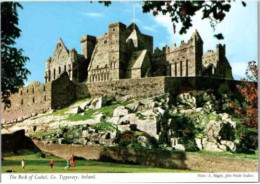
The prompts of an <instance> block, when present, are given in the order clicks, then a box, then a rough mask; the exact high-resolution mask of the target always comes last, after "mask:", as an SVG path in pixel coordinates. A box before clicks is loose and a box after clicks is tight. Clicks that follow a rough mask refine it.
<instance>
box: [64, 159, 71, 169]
mask: <svg viewBox="0 0 260 184" xmlns="http://www.w3.org/2000/svg"><path fill="white" fill-rule="evenodd" d="M69 168H70V162H69V160H67V163H66V167H65V168H64V169H65V170H66V171H67V170H68V169H69Z"/></svg>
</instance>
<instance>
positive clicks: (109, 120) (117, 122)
mask: <svg viewBox="0 0 260 184" xmlns="http://www.w3.org/2000/svg"><path fill="white" fill-rule="evenodd" d="M119 119H120V117H112V118H108V119H107V122H111V123H113V124H120V122H119Z"/></svg>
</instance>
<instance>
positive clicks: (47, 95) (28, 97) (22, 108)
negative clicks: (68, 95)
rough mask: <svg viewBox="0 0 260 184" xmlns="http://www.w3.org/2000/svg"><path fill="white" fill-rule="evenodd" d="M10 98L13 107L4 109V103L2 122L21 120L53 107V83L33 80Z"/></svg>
mask: <svg viewBox="0 0 260 184" xmlns="http://www.w3.org/2000/svg"><path fill="white" fill-rule="evenodd" d="M10 100H11V108H6V109H4V108H3V104H2V116H1V118H2V119H1V121H2V122H5V121H10V120H15V119H16V121H20V120H22V119H23V118H27V117H28V116H32V115H33V114H35V113H39V112H42V111H47V110H48V109H49V108H50V107H51V83H48V84H40V83H39V82H32V83H30V84H29V85H28V86H27V87H24V88H21V89H20V90H19V92H18V93H15V94H13V95H11V96H10Z"/></svg>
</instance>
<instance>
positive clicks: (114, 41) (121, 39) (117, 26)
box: [108, 22, 127, 80]
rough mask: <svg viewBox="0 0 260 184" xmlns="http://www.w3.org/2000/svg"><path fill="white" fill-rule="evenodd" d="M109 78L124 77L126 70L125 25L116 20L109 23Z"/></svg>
mask: <svg viewBox="0 0 260 184" xmlns="http://www.w3.org/2000/svg"><path fill="white" fill-rule="evenodd" d="M108 36H109V38H108V42H109V51H108V52H109V65H110V69H111V70H110V79H112V80H118V79H122V78H124V75H125V70H126V64H127V63H126V25H124V24H122V23H120V22H118V23H113V24H110V25H109V32H108Z"/></svg>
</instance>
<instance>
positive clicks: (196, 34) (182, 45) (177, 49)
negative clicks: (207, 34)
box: [153, 29, 203, 57]
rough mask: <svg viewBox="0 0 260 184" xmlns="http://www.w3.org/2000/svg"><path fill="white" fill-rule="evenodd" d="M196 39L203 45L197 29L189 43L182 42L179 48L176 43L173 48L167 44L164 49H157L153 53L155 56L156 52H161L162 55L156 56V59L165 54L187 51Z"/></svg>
mask: <svg viewBox="0 0 260 184" xmlns="http://www.w3.org/2000/svg"><path fill="white" fill-rule="evenodd" d="M194 37H197V38H198V39H199V40H200V41H201V42H202V43H203V41H202V39H201V36H200V35H199V32H198V30H197V29H195V31H194V32H193V34H192V36H191V37H190V39H189V40H188V41H187V42H185V41H184V40H181V42H180V44H179V46H177V45H176V43H173V44H172V46H171V47H169V46H168V45H167V44H166V45H165V46H164V47H162V49H159V48H158V47H156V48H155V49H154V51H153V54H155V50H157V54H158V52H161V53H160V54H159V55H156V56H155V57H159V56H161V55H164V54H168V53H173V52H178V51H180V50H183V49H186V48H187V47H189V46H191V45H190V44H191V43H192V41H193V38H194ZM166 50H168V51H169V52H166Z"/></svg>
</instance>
